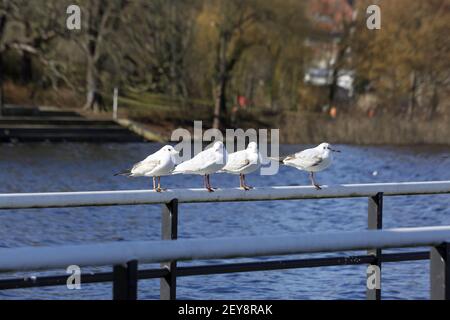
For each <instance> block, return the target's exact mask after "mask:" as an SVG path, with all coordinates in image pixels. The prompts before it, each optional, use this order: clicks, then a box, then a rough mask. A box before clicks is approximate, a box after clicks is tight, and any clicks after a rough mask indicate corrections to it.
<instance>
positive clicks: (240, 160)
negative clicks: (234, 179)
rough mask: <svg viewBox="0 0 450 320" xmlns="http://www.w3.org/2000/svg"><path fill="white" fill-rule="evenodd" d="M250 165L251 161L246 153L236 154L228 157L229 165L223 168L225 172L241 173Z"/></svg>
mask: <svg viewBox="0 0 450 320" xmlns="http://www.w3.org/2000/svg"><path fill="white" fill-rule="evenodd" d="M249 164H250V160H249V159H247V154H246V153H245V152H236V153H232V154H230V155H228V162H227V165H226V166H225V167H224V168H223V171H229V172H239V171H240V170H243V169H244V168H245V167H247V166H248V165H249Z"/></svg>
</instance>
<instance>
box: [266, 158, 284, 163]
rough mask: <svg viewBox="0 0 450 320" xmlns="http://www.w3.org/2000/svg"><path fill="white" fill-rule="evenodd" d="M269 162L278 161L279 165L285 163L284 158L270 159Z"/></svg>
mask: <svg viewBox="0 0 450 320" xmlns="http://www.w3.org/2000/svg"><path fill="white" fill-rule="evenodd" d="M269 160H272V161H276V162H279V163H283V162H284V157H277V158H275V157H269Z"/></svg>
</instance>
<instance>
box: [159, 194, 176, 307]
mask: <svg viewBox="0 0 450 320" xmlns="http://www.w3.org/2000/svg"><path fill="white" fill-rule="evenodd" d="M177 237H178V200H177V199H173V200H172V201H170V202H169V203H166V204H164V205H163V210H162V221H161V238H162V240H174V239H177ZM161 268H165V269H167V270H168V271H169V274H168V275H167V276H165V277H163V278H161V280H160V299H161V300H175V299H176V295H177V275H176V268H177V262H176V261H168V262H164V263H161Z"/></svg>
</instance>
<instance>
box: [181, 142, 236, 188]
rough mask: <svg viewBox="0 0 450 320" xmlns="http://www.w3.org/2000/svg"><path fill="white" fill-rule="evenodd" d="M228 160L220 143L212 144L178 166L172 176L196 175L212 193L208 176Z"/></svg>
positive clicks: (225, 151)
mask: <svg viewBox="0 0 450 320" xmlns="http://www.w3.org/2000/svg"><path fill="white" fill-rule="evenodd" d="M227 160H228V153H227V150H226V149H225V146H224V145H223V143H222V142H221V141H218V142H216V143H214V145H213V147H212V148H209V149H206V150H204V151H202V152H200V153H199V154H197V155H196V156H195V157H193V158H192V159H191V160H188V161H185V162H183V163H181V164H179V165H178V166H177V167H176V168H175V170H174V171H173V173H174V174H179V173H181V174H198V175H203V176H204V186H205V188H206V190H208V191H209V192H213V191H214V188H213V187H211V182H210V180H209V176H210V175H211V174H213V173H215V172H218V171H219V170H221V169H222V168H223V167H224V166H225V164H226V163H227Z"/></svg>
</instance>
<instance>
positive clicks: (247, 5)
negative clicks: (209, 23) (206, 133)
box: [213, 0, 269, 129]
mask: <svg viewBox="0 0 450 320" xmlns="http://www.w3.org/2000/svg"><path fill="white" fill-rule="evenodd" d="M215 5H216V8H218V9H219V16H218V18H217V20H216V21H215V23H214V26H215V27H216V29H217V33H218V39H217V44H216V53H215V54H216V58H215V70H214V77H213V82H214V88H213V96H214V100H215V103H214V118H213V128H216V129H220V128H221V126H222V124H223V122H224V121H225V120H226V114H227V86H228V83H229V81H230V79H231V76H232V72H233V70H234V68H235V66H236V64H237V63H238V62H239V61H240V59H241V58H242V56H243V54H244V53H245V52H246V51H247V49H249V48H250V47H252V46H255V45H257V44H262V38H261V36H260V35H259V34H258V33H257V32H254V31H255V28H256V25H257V24H258V23H260V22H264V20H266V19H267V18H268V17H269V14H268V11H266V10H265V7H264V6H262V7H261V6H258V5H257V4H255V3H254V1H239V0H229V1H218V2H216V3H215Z"/></svg>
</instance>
